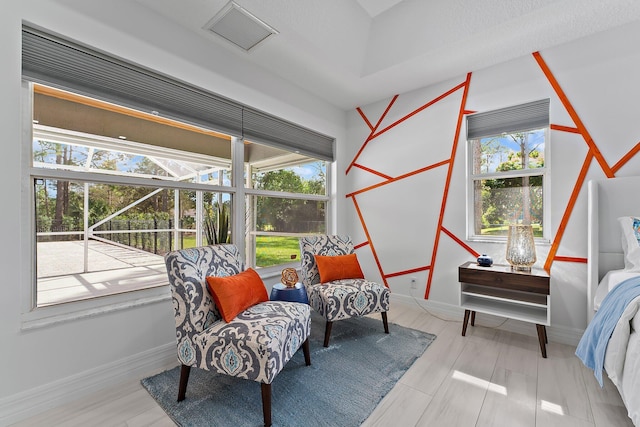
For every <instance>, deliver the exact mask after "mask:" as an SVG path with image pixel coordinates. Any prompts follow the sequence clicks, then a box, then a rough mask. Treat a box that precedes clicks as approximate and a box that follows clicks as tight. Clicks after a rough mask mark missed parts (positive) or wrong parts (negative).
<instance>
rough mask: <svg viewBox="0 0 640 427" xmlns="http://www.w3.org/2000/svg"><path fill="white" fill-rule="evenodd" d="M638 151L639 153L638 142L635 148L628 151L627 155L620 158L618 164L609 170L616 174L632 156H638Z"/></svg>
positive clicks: (639, 144) (639, 143) (639, 145)
mask: <svg viewBox="0 0 640 427" xmlns="http://www.w3.org/2000/svg"><path fill="white" fill-rule="evenodd" d="M638 151H640V142H638V143H637V144H636V146H635V147H633V148H632V149H631V151H629V152H628V153H627V154H625V155H624V156H622V158H621V159H620V160H619V161H618V163H616V164H615V165H613V166H611V170H612V171H613V172H614V173H615V172H618V171H619V170H620V168H621V167H622V166H624V165H625V164H626V163H627V162H628V161H629V160H631V159H632V158H633V156H635V155H636V154H638Z"/></svg>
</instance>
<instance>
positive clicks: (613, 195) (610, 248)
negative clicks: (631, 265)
mask: <svg viewBox="0 0 640 427" xmlns="http://www.w3.org/2000/svg"><path fill="white" fill-rule="evenodd" d="M639 190H640V176H638V177H635V176H634V177H626V178H610V179H606V180H601V181H589V185H588V191H589V195H588V197H589V201H588V209H589V217H588V236H587V239H588V240H587V242H588V246H587V322H590V321H591V319H592V318H593V315H594V309H593V298H594V296H595V292H596V288H597V287H598V283H599V282H600V280H601V279H602V276H604V275H605V273H606V272H607V271H609V270H616V269H621V268H624V255H623V252H622V245H621V243H620V238H621V237H620V225H619V224H618V221H617V219H618V218H619V217H621V216H632V215H633V216H638V215H640V197H638V193H639Z"/></svg>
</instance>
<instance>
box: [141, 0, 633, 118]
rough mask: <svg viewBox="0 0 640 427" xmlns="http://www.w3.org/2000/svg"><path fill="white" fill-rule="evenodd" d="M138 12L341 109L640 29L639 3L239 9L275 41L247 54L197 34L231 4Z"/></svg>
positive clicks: (347, 3)
mask: <svg viewBox="0 0 640 427" xmlns="http://www.w3.org/2000/svg"><path fill="white" fill-rule="evenodd" d="M137 2H138V3H139V4H141V5H143V6H144V7H146V8H148V9H152V11H154V12H156V13H159V14H160V15H163V16H164V17H165V18H166V19H168V20H170V21H173V22H175V23H177V24H178V25H181V26H183V27H185V28H187V29H188V30H190V31H193V32H194V33H196V34H198V35H199V36H201V37H204V38H206V39H207V40H208V41H209V42H210V45H211V46H212V48H214V47H215V48H216V49H228V50H229V51H231V52H233V53H234V57H235V58H237V60H238V64H239V66H242V65H247V66H252V67H261V68H263V69H265V70H267V71H269V72H271V73H273V74H275V75H278V76H280V77H281V78H283V79H285V80H287V81H290V82H291V83H293V84H295V85H298V86H300V87H303V88H305V89H306V90H308V91H309V92H312V93H314V94H315V95H317V96H319V97H321V98H323V99H325V100H327V101H328V102H330V103H332V104H334V105H336V106H338V107H340V108H342V109H353V108H354V107H356V106H360V105H366V104H368V103H371V102H374V101H378V100H381V99H385V98H387V97H390V96H392V95H394V94H397V93H402V92H406V91H409V90H412V89H415V88H419V87H423V86H427V85H430V84H433V83H437V82H440V81H443V80H445V79H449V78H452V77H457V76H463V75H464V74H466V73H467V72H469V71H476V70H479V69H482V68H485V67H488V66H490V65H493V64H497V63H500V62H504V61H507V60H510V59H513V58H517V57H520V56H523V55H528V54H530V53H531V52H534V51H537V50H541V49H545V48H549V47H552V46H554V45H558V44H561V43H565V42H568V41H571V40H574V39H577V38H580V37H584V36H588V35H590V34H593V33H597V32H600V31H603V30H607V29H609V28H613V27H616V26H620V25H623V24H626V23H629V22H637V21H639V20H640V1H637V0H320V1H319V0H269V1H264V0H236V3H238V4H239V5H240V6H242V7H243V8H245V9H246V10H248V11H249V12H251V13H252V14H253V15H255V16H257V17H258V18H260V19H261V20H263V21H265V22H266V23H267V24H269V25H271V26H272V27H274V28H276V29H277V30H278V32H279V34H277V35H276V36H273V37H270V38H269V39H267V40H266V41H265V42H264V43H262V44H260V45H258V46H257V47H255V48H254V49H252V50H251V51H250V52H244V51H242V50H240V49H238V48H237V47H235V46H232V45H230V44H229V43H228V42H226V41H224V40H221V39H218V38H217V37H216V36H214V35H212V34H210V33H207V32H206V31H205V30H203V28H202V27H203V26H204V25H205V24H206V23H207V22H208V21H209V20H210V19H211V18H212V17H213V16H214V15H215V14H216V13H217V12H219V11H220V10H221V9H222V8H223V7H224V6H225V5H226V4H227V3H228V0H180V1H176V0H137ZM639 25H640V23H639ZM629 42H630V43H634V42H635V41H631V40H630V41H629ZM203 54H205V52H203ZM207 54H210V52H207ZM214 71H215V70H214Z"/></svg>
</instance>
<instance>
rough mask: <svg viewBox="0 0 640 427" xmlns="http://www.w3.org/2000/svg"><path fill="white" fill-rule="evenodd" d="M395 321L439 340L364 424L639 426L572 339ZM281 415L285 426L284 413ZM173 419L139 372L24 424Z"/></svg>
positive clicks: (396, 317)
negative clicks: (543, 341) (541, 340)
mask: <svg viewBox="0 0 640 427" xmlns="http://www.w3.org/2000/svg"><path fill="white" fill-rule="evenodd" d="M389 321H390V322H392V323H396V324H399V325H403V326H407V327H410V328H414V329H419V330H423V331H426V332H430V333H433V334H435V335H437V339H436V340H435V341H434V342H433V343H432V344H431V346H430V347H429V348H428V349H427V351H426V352H425V353H424V354H423V355H422V357H420V358H419V359H418V360H417V361H416V363H415V364H414V365H413V366H412V367H411V368H410V369H409V370H408V371H407V373H406V374H405V375H404V376H403V377H402V378H401V379H400V381H399V382H398V383H397V384H396V386H395V387H394V388H393V389H392V390H391V392H389V394H388V395H387V396H386V397H385V398H384V399H383V400H382V401H381V402H380V404H379V405H378V407H377V408H376V409H375V410H374V412H373V413H372V414H371V416H370V417H369V419H367V420H366V421H365V422H364V424H363V426H367V427H370V426H394V427H395V426H402V427H405V426H446V427H457V426H460V427H468V426H477V427H480V426H500V427H501V426H510V427H517V426H529V427H534V426H535V427H553V426H562V427H572V426H596V427H617V426H621V427H622V426H629V427H633V424H632V423H631V421H630V420H629V418H628V417H627V415H626V410H625V409H624V407H623V406H622V401H621V399H620V396H619V394H618V392H617V390H616V388H615V387H614V386H613V384H612V383H611V381H609V379H608V378H606V382H605V387H604V389H601V388H600V386H599V385H598V383H597V382H596V380H595V378H594V376H593V372H592V371H589V370H588V369H586V368H584V366H582V364H581V362H580V361H579V360H578V358H577V357H576V356H575V355H574V351H575V348H574V347H572V346H568V345H563V344H557V343H554V342H550V343H549V344H548V346H547V356H548V358H547V359H543V358H542V356H541V355H540V349H539V347H538V341H537V338H535V337H533V336H525V335H520V334H515V333H512V332H506V331H503V330H498V329H495V328H491V327H483V326H482V325H480V324H479V323H481V322H476V326H475V327H471V326H470V327H469V328H468V329H467V336H466V337H462V336H461V333H460V332H461V325H462V323H461V321H460V320H453V319H452V320H443V319H441V318H438V317H435V316H432V315H430V314H429V313H427V312H426V311H424V310H423V309H422V308H421V307H419V306H418V305H417V304H416V305H408V304H401V303H394V305H393V306H392V310H391V311H390V312H389ZM316 327H317V326H316ZM320 327H322V325H320ZM336 327H337V326H336ZM532 327H533V325H532ZM390 329H391V333H393V325H390ZM312 362H313V361H312ZM256 393H259V388H257V389H256ZM273 418H274V423H275V424H276V425H277V420H278V414H277V413H274V414H273ZM173 425H174V424H173V423H172V421H171V420H170V419H169V418H168V417H167V416H166V415H165V413H164V412H163V410H162V409H160V407H158V406H157V405H156V404H155V401H154V400H153V399H152V398H151V397H150V396H149V394H148V393H147V392H146V391H145V390H144V389H143V388H142V386H141V385H140V383H139V380H138V379H136V380H131V381H130V382H128V383H126V384H124V385H122V386H121V387H118V388H116V389H109V390H106V391H104V392H101V393H99V394H96V395H92V396H87V397H86V398H84V399H82V400H81V401H78V402H74V403H71V404H68V405H66V406H64V407H60V408H57V409H54V410H51V411H48V412H46V413H44V414H40V415H37V416H34V417H33V418H31V419H28V420H25V421H23V422H20V423H18V424H16V426H69V427H72V426H83V427H84V426H129V427H136V426H173ZM309 425H310V426H312V425H313V423H310V424H309ZM339 425H340V422H339V420H336V426H339Z"/></svg>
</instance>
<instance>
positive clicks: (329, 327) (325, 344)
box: [324, 320, 333, 347]
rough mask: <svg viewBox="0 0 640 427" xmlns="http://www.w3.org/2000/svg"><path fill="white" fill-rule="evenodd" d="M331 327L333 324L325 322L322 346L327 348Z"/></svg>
mask: <svg viewBox="0 0 640 427" xmlns="http://www.w3.org/2000/svg"><path fill="white" fill-rule="evenodd" d="M332 326H333V322H329V321H328V320H327V325H326V326H325V328H324V346H325V347H329V337H330V336H331V327H332Z"/></svg>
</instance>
